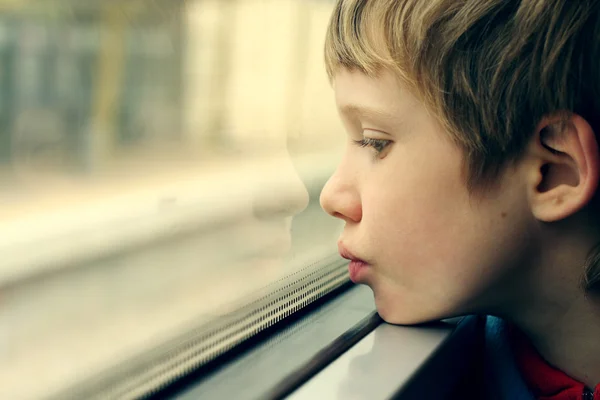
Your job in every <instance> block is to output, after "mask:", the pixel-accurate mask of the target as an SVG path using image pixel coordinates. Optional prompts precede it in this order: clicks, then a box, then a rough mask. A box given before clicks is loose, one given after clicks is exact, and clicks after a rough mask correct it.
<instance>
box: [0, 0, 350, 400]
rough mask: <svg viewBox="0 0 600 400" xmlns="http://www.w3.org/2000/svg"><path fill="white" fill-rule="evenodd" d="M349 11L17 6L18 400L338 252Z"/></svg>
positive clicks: (10, 33) (13, 138)
mask: <svg viewBox="0 0 600 400" xmlns="http://www.w3.org/2000/svg"><path fill="white" fill-rule="evenodd" d="M332 6H333V4H332V1H328V0H228V1H224V0H187V1H183V0H128V1H117V0H87V1H79V0H78V1H75V0H48V1H45V2H42V3H40V2H33V1H27V0H14V1H5V2H0V205H1V207H0V254H2V262H1V264H0V388H2V389H1V390H0V392H1V393H2V397H3V398H19V399H26V398H40V397H41V396H45V395H48V394H53V393H61V391H64V390H65V389H67V388H69V387H72V386H73V385H76V384H77V383H78V382H81V381H85V380H89V379H92V378H93V377H95V376H99V375H100V374H102V373H104V372H105V371H109V370H111V368H114V366H115V365H121V364H122V363H126V362H127V360H130V359H132V358H135V357H136V356H137V355H139V354H148V353H149V352H150V351H151V349H155V348H157V346H159V345H160V344H161V343H165V342H167V341H168V340H170V339H171V338H173V337H177V335H180V334H182V333H183V332H184V331H185V330H186V329H189V328H190V327H191V326H195V327H198V326H201V325H202V324H207V326H208V325H210V324H219V323H222V321H224V320H223V318H225V316H226V315H228V313H231V312H234V311H235V310H236V309H239V308H240V307H242V306H243V305H251V304H254V303H252V301H254V300H255V299H256V298H257V296H258V295H259V294H260V295H261V296H262V295H264V293H265V290H267V291H268V290H276V289H277V288H279V290H280V289H281V288H282V287H286V286H285V282H286V280H293V279H295V278H294V277H297V276H298V275H297V273H298V271H307V268H308V269H310V268H311V266H312V267H313V268H320V266H321V265H322V264H319V262H321V261H323V260H326V259H328V257H330V256H332V255H334V254H336V253H337V249H336V246H335V242H336V238H337V236H338V235H339V232H340V228H341V226H340V224H339V222H337V221H335V220H334V219H333V218H330V217H328V216H327V215H326V214H325V213H324V212H323V211H322V210H321V209H320V207H319V194H320V190H321V188H322V186H323V184H324V183H325V181H326V179H327V178H328V177H329V176H330V174H331V173H332V171H333V168H334V166H335V165H336V164H337V161H338V160H339V154H340V143H341V142H342V141H341V140H340V138H341V137H342V133H341V126H340V124H339V122H338V120H337V116H336V111H335V105H334V99H333V94H332V92H331V89H330V85H329V83H328V81H327V77H326V74H325V69H324V63H323V61H322V59H323V57H322V48H323V40H324V34H325V29H326V24H327V21H328V18H329V15H330V13H331V9H332ZM305 275H306V272H305ZM321 286H322V285H321ZM321 286H319V287H321ZM265 287H266V288H267V289H265ZM303 287H307V286H306V285H304V286H303ZM310 290H313V289H310ZM314 290H320V289H318V288H317V289H314ZM311 293H312V292H311ZM288 303H290V302H288ZM290 304H291V303H290ZM219 321H221V322H219Z"/></svg>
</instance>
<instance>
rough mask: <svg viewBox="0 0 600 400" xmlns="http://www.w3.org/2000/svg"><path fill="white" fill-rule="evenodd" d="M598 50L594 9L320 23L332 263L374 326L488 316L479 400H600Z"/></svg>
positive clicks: (558, 0) (344, 3) (489, 10)
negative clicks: (340, 152)
mask: <svg viewBox="0 0 600 400" xmlns="http://www.w3.org/2000/svg"><path fill="white" fill-rule="evenodd" d="M599 39H600V1H596V0H580V1H572V0H522V1H517V0H338V3H337V5H336V8H335V11H334V14H333V17H332V20H331V23H330V27H329V30H328V34H327V39H326V51H325V54H326V63H327V70H328V73H329V76H330V79H331V81H332V84H333V88H334V91H335V96H336V102H337V105H338V109H339V112H340V116H341V119H342V122H343V124H344V127H345V130H346V131H347V134H348V137H349V139H348V142H349V145H348V146H347V149H346V151H345V155H344V157H343V159H342V161H341V164H340V165H339V167H338V169H337V171H336V172H335V174H334V175H333V176H332V177H331V179H330V180H329V182H328V183H327V185H326V186H325V188H324V189H323V192H322V194H321V205H322V207H323V208H324V209H325V210H326V211H327V212H328V213H329V214H331V215H333V216H335V217H338V218H341V219H343V220H344V221H345V228H344V231H343V233H342V235H341V237H340V240H339V243H338V246H339V250H340V254H341V255H342V256H343V257H344V258H347V259H349V260H351V262H350V265H349V270H350V276H351V279H352V280H353V281H354V282H357V283H363V284H367V285H369V286H370V287H371V288H372V289H373V292H374V295H375V301H376V304H377V309H378V311H379V313H380V315H381V316H382V318H383V319H384V320H386V321H387V322H390V323H395V324H417V323H422V322H426V321H431V320H437V319H443V318H449V317H454V316H460V315H467V314H477V315H482V316H483V315H488V317H486V318H485V324H486V326H485V341H486V344H485V346H486V347H485V357H484V359H485V360H484V361H483V362H484V365H483V366H482V367H481V368H482V369H484V371H485V372H484V381H485V388H484V390H485V393H482V394H480V395H481V398H492V397H497V398H506V399H518V398H524V399H584V400H587V399H594V400H600V384H599V383H600V250H599V248H598V244H599V243H600V224H598V222H599V218H600V216H599V214H600V213H599V211H600V204H599V203H598V197H597V196H596V195H597V194H598V181H599V175H600V154H599V150H598V139H599V138H600V133H599V132H600V40H599ZM492 316H493V317H492ZM476 368H478V367H476ZM465 397H466V396H465Z"/></svg>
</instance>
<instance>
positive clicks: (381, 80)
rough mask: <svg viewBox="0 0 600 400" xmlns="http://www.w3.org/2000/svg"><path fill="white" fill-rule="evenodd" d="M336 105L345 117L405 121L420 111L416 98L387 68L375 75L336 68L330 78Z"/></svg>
mask: <svg viewBox="0 0 600 400" xmlns="http://www.w3.org/2000/svg"><path fill="white" fill-rule="evenodd" d="M333 89H334V91H335V100H336V104H337V108H338V110H339V112H340V114H341V115H342V117H345V118H357V117H361V118H362V119H367V120H368V119H376V120H382V119H386V120H390V121H392V122H406V121H407V120H408V119H411V118H409V117H411V116H416V115H417V114H420V113H421V112H423V107H422V106H421V104H420V103H419V101H418V100H417V99H416V98H415V97H414V96H413V95H412V94H411V93H410V92H409V91H408V90H407V89H406V88H405V86H404V85H403V84H402V83H401V81H400V80H399V79H398V78H397V77H396V75H394V74H393V73H392V72H390V71H388V70H382V71H381V72H380V73H379V74H378V75H377V76H376V77H372V76H368V75H366V74H364V73H362V72H360V71H350V70H347V69H342V70H340V71H339V72H338V73H337V74H336V75H335V77H334V79H333Z"/></svg>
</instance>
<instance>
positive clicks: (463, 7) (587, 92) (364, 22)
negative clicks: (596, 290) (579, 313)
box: [325, 0, 600, 289]
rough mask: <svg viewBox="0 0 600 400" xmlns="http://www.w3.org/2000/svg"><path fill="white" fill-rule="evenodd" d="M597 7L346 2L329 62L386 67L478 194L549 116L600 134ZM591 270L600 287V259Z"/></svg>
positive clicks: (333, 66) (440, 0) (447, 0)
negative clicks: (449, 146) (581, 121)
mask: <svg viewBox="0 0 600 400" xmlns="http://www.w3.org/2000/svg"><path fill="white" fill-rule="evenodd" d="M599 9H600V1H599V0H578V1H571V0H338V2H337V4H336V6H335V10H334V13H333V16H332V18H331V22H330V25H329V29H328V33H327V38H326V45H325V60H326V66H327V72H328V74H329V77H330V79H332V78H333V76H334V75H335V73H336V71H337V70H338V69H340V68H346V69H350V70H359V71H361V72H363V73H365V74H367V75H369V76H375V75H377V73H378V72H379V71H380V70H382V69H384V68H386V69H390V70H392V71H394V72H395V73H396V74H397V75H398V77H399V78H400V79H401V80H402V81H403V83H404V84H406V85H407V86H408V88H409V89H410V90H411V91H412V92H413V93H414V94H415V95H417V96H418V97H419V98H420V99H421V100H422V101H423V103H424V104H425V105H426V106H427V107H428V108H429V109H430V110H431V111H432V112H433V114H434V115H436V116H437V117H438V119H439V120H440V122H441V123H442V125H443V126H444V128H445V129H446V130H447V131H448V133H449V134H450V135H451V137H452V139H453V140H454V141H455V142H456V143H457V144H458V145H459V146H460V147H461V148H462V149H463V150H464V154H465V171H466V174H467V176H466V181H467V184H468V187H469V189H470V190H473V189H475V188H481V187H483V186H485V185H487V184H490V183H493V181H494V178H495V177H497V176H498V174H499V173H500V172H501V171H502V170H503V168H505V167H506V166H507V165H508V164H509V163H511V162H514V161H517V160H518V159H519V157H520V156H521V155H522V154H523V152H524V150H525V148H526V145H527V143H528V142H529V140H530V139H531V135H532V134H533V132H534V130H535V127H536V125H537V124H538V123H539V122H540V121H541V119H542V118H543V117H544V116H546V115H550V114H560V115H565V116H568V115H569V114H570V113H576V114H578V115H580V116H582V117H583V118H585V119H586V120H587V121H588V122H589V123H590V124H591V125H592V128H593V129H594V130H595V132H599V131H600V117H599V115H600V40H598V38H600V18H599V15H600V10H599ZM589 260H590V261H589V262H588V264H587V265H586V273H585V279H584V280H585V282H586V286H587V288H588V289H589V288H591V286H599V285H600V252H598V251H597V250H596V251H595V252H594V253H593V254H592V255H590V257H589Z"/></svg>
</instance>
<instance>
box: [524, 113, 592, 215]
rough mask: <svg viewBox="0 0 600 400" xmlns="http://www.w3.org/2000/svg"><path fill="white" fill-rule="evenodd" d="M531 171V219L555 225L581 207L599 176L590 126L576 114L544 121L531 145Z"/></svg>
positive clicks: (590, 194) (589, 196)
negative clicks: (533, 217) (554, 223)
mask: <svg viewBox="0 0 600 400" xmlns="http://www.w3.org/2000/svg"><path fill="white" fill-rule="evenodd" d="M529 150H530V156H532V160H533V165H534V167H535V168H534V169H532V170H530V171H531V177H532V180H531V182H532V184H531V185H530V186H529V188H530V190H529V200H530V204H531V207H532V212H533V214H534V216H535V217H536V218H537V219H538V220H540V221H544V222H553V221H558V220H561V219H563V218H566V217H568V216H570V215H573V214H574V213H576V212H577V211H579V210H580V209H582V208H583V207H585V206H586V205H587V204H588V203H589V202H590V201H591V200H592V198H593V197H594V195H595V193H596V189H597V188H598V177H599V176H600V156H599V152H598V141H597V140H596V136H595V134H594V130H593V129H592V127H591V126H590V124H589V123H588V122H587V121H586V120H585V119H583V118H582V117H580V116H579V115H576V114H569V115H568V116H567V117H565V116H564V115H561V116H553V117H547V118H544V119H543V120H542V121H541V122H540V124H539V125H538V127H537V129H536V132H535V135H534V138H533V140H532V142H531V147H530V149H529Z"/></svg>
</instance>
